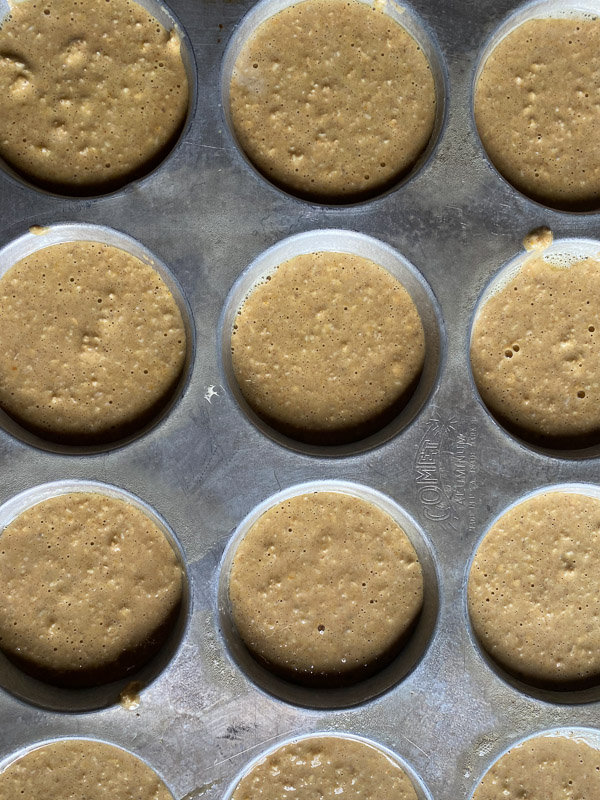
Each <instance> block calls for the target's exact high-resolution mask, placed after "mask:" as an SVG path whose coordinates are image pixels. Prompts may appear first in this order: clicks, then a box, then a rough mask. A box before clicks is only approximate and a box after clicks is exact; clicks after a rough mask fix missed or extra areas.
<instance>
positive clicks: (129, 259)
mask: <svg viewBox="0 0 600 800" xmlns="http://www.w3.org/2000/svg"><path fill="white" fill-rule="evenodd" d="M0 341H1V342H2V349H1V352H0V407H2V408H3V409H4V411H6V413H7V414H10V416H11V417H13V418H14V419H15V420H17V421H18V422H19V423H20V424H21V425H23V426H24V427H25V428H28V429H30V430H32V431H33V432H35V433H37V434H39V435H40V436H42V437H43V438H46V439H50V440H52V441H58V442H63V443H66V444H95V443H106V442H111V441H115V440H117V439H119V438H122V437H123V436H125V435H127V434H129V433H132V432H134V431H135V430H137V429H139V428H140V427H142V426H143V425H144V424H145V423H146V422H148V421H149V420H151V419H152V418H153V417H154V416H156V414H157V413H158V412H159V411H160V410H161V409H162V408H163V407H164V405H165V403H167V402H168V400H169V399H170V398H171V397H172V395H173V392H174V391H175V388H176V386H177V384H178V383H179V380H180V377H181V373H182V370H183V366H184V360H185V353H186V336H185V329H184V325H183V320H182V318H181V314H180V312H179V308H178V306H177V303H176V302H175V299H174V297H173V295H172V294H171V292H170V291H169V289H168V288H167V286H166V285H165V283H164V281H163V280H162V279H161V277H160V276H159V275H158V273H157V272H156V270H154V269H153V268H152V267H150V266H148V265H147V264H144V263H143V262H142V261H140V259H138V258H135V257H134V256H132V255H130V254H129V253H126V252H125V251H124V250H120V249H118V248H116V247H111V246H109V245H103V244H99V243H96V242H70V243H67V244H57V245H52V246H50V247H46V248H44V249H42V250H38V251H37V252H36V253H33V254H32V255H30V256H27V257H26V258H24V259H23V260H22V261H19V262H18V263H17V264H16V265H15V266H14V267H12V268H11V269H10V270H9V271H8V272H7V273H6V274H5V275H4V276H3V278H2V279H1V280H0Z"/></svg>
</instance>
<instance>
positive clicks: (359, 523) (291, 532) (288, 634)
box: [229, 492, 423, 685]
mask: <svg viewBox="0 0 600 800" xmlns="http://www.w3.org/2000/svg"><path fill="white" fill-rule="evenodd" d="M229 596H230V599H231V605H232V611H233V618H234V621H235V624H236V627H237V629H238V631H239V633H240V635H241V637H242V639H243V640H244V642H245V643H246V645H247V646H248V648H249V649H250V650H251V651H252V652H253V653H254V654H255V655H256V656H257V658H258V659H259V660H261V661H263V662H265V663H266V664H267V665H268V666H269V668H270V669H272V670H273V671H275V672H277V673H279V674H281V675H283V676H284V677H286V678H289V679H291V680H294V681H296V682H299V683H309V684H316V685H328V684H333V685H339V684H340V683H352V682H354V681H356V680H359V679H360V678H362V677H365V676H366V675H367V674H369V673H371V672H374V671H375V670H376V669H379V668H380V667H382V666H383V665H385V663H386V662H387V661H388V660H389V659H390V658H392V657H393V656H394V655H396V654H397V652H398V650H399V649H400V647H401V646H402V645H403V644H404V643H405V642H406V640H407V638H408V636H409V635H410V633H411V632H412V629H413V627H414V625H415V622H416V620H417V618H418V615H419V613H420V611H421V606H422V604H423V576H422V572H421V565H420V564H419V561H418V558H417V554H416V552H415V550H414V548H413V546H412V544H411V543H410V541H409V539H408V537H407V536H406V534H405V533H404V531H403V530H402V529H401V528H400V526H399V525H398V524H397V523H396V522H394V520H393V519H392V518H391V517H390V516H389V515H388V514H386V513H385V512H384V511H382V510H381V509H379V508H377V507H376V506H374V505H373V504H372V503H368V502H366V501H365V500H361V499H359V498H356V497H352V496H350V495H347V494H342V493H338V492H313V493H311V494H303V495H299V496H297V497H293V498H291V499H289V500H285V501H284V502H283V503H279V504H278V505H276V506H274V507H273V508H271V509H269V510H268V511H266V512H265V513H264V514H263V515H262V516H261V517H260V518H259V519H258V520H257V522H255V523H254V525H252V527H251V528H250V530H249V531H248V532H247V533H246V535H245V537H244V538H243V540H242V541H241V543H240V544H239V546H238V548H237V551H236V553H235V556H234V559H233V564H232V567H231V573H230V578H229Z"/></svg>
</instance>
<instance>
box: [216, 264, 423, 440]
mask: <svg viewBox="0 0 600 800" xmlns="http://www.w3.org/2000/svg"><path fill="white" fill-rule="evenodd" d="M231 345H232V359H233V369H234V372H235V376H236V379H237V382H238V384H239V386H240V389H241V391H242V393H243V395H244V397H245V398H246V400H247V402H248V404H249V405H250V406H251V407H252V409H253V410H254V411H255V412H256V413H257V414H258V416H260V417H261V418H263V419H264V420H265V421H267V422H268V423H269V424H270V425H271V426H272V427H274V428H276V429H277V430H280V431H282V432H283V433H285V434H287V435H288V436H291V437H292V438H295V439H299V440H301V441H304V442H313V443H315V444H339V443H342V442H348V441H356V440H358V439H361V438H363V437H364V436H366V435H369V434H370V433H373V432H374V431H376V430H378V429H380V428H381V427H383V426H384V425H385V424H386V423H387V422H389V421H390V420H391V419H393V417H394V416H396V415H397V414H398V412H399V411H400V410H401V409H402V408H403V407H404V406H405V405H406V403H407V402H408V400H409V398H410V397H411V395H412V393H413V390H414V388H415V387H416V384H417V382H418V380H419V377H420V375H421V371H422V368H423V361H424V357H425V335H424V331H423V325H422V323H421V319H420V317H419V313H418V311H417V309H416V307H415V304H414V303H413V301H412V299H411V297H410V295H409V294H408V292H407V291H406V289H404V287H403V286H402V284H401V283H399V282H398V281H397V280H396V279H395V278H394V277H393V276H392V275H390V273H389V272H387V271H386V270H384V269H383V268H382V267H379V266H377V265H376V264H374V263H373V262H372V261H369V260H368V259H365V258H360V257H359V256H355V255H350V254H347V253H311V254H309V255H300V256H296V257H295V258H293V259H291V260H290V261H286V262H285V263H284V264H281V265H280V266H279V267H278V268H277V270H275V272H274V273H273V274H272V275H271V276H270V277H269V278H268V279H267V280H265V281H264V282H263V283H261V284H259V285H258V286H257V287H256V288H255V289H254V290H253V291H252V292H251V293H250V295H249V297H248V298H247V299H246V302H245V303H244V305H243V306H242V307H241V309H240V311H239V312H238V315H237V317H236V321H235V325H234V329H233V334H232V339H231Z"/></svg>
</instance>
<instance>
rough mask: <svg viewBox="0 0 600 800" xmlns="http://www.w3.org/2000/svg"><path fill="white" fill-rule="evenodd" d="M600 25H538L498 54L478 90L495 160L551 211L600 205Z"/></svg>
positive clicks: (524, 28) (478, 113)
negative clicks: (550, 208) (550, 207)
mask: <svg viewBox="0 0 600 800" xmlns="http://www.w3.org/2000/svg"><path fill="white" fill-rule="evenodd" d="M599 51H600V20H599V19H598V18H594V19H591V18H589V17H587V18H585V17H565V18H557V19H533V20H530V21H528V22H525V23H523V24H522V25H520V26H519V27H518V28H516V30H514V31H512V32H511V33H509V34H508V36H506V37H505V38H504V39H503V40H502V41H501V42H500V43H499V44H498V45H497V47H496V48H495V49H494V50H493V52H492V53H491V55H490V56H489V58H488V59H487V61H486V62H485V65H484V67H483V70H482V72H481V76H480V78H479V80H478V82H477V86H476V89H475V121H476V123H477V128H478V130H479V134H480V136H481V140H482V142H483V146H484V147H485V149H486V150H487V153H488V155H489V156H490V158H491V160H492V161H493V163H494V164H495V166H496V167H497V168H498V170H499V171H500V172H501V173H502V175H504V177H505V178H506V179H507V180H508V181H510V183H512V184H513V185H514V186H515V187H516V188H517V189H520V191H522V192H523V193H524V194H526V195H529V196H530V197H532V198H534V199H535V200H538V201H539V202H541V203H544V204H548V205H551V206H555V207H559V208H566V209H573V210H586V209H590V208H597V207H598V205H600V138H599V136H598V131H599V130H600V59H599V58H598V52H599Z"/></svg>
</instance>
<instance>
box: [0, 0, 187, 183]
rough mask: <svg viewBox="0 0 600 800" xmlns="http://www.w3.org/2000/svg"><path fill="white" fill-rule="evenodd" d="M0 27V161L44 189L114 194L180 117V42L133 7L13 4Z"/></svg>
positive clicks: (153, 158) (120, 1)
mask: <svg viewBox="0 0 600 800" xmlns="http://www.w3.org/2000/svg"><path fill="white" fill-rule="evenodd" d="M11 5H12V8H11V13H10V16H9V17H8V18H7V19H6V20H5V21H4V23H3V24H2V26H1V27H0V156H1V157H2V158H3V159H5V160H6V161H7V162H8V164H9V165H10V166H12V167H13V168H14V169H15V170H16V171H17V172H18V173H20V174H22V175H23V176H24V177H25V178H28V179H29V180H31V181H32V182H33V183H37V184H39V185H41V186H43V187H45V188H50V189H54V190H57V191H62V192H66V193H72V194H85V193H94V192H103V191H108V190H111V189H115V188H118V187H119V186H121V185H123V184H124V183H126V182H127V181H128V180H131V179H132V178H134V177H138V176H140V175H143V174H145V173H146V172H148V171H149V170H150V169H151V168H152V167H153V166H154V165H155V164H156V163H158V161H160V160H161V159H162V158H163V157H164V155H165V153H166V152H167V151H168V150H169V149H170V147H171V146H172V144H173V143H174V141H175V139H176V138H177V136H178V135H179V133H180V131H181V128H182V126H183V123H184V121H185V117H186V114H187V110H188V85H187V77H186V72H185V68H184V65H183V61H182V58H181V43H180V41H179V37H178V36H177V35H176V33H175V32H174V31H168V30H166V29H165V28H164V27H163V26H162V25H160V24H159V23H158V21H157V20H156V19H155V18H154V17H151V16H150V15H149V14H148V12H147V11H146V9H144V8H143V7H142V6H141V5H138V4H137V3H134V2H131V0H38V2H32V0H27V2H19V3H12V4H11Z"/></svg>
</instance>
